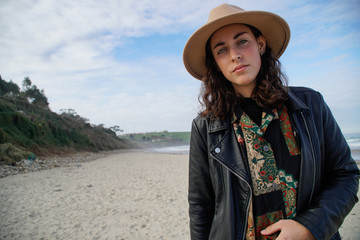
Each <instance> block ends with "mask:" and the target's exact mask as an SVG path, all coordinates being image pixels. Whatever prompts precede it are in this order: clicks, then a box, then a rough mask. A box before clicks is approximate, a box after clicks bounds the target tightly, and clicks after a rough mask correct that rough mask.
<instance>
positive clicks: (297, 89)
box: [289, 86, 319, 95]
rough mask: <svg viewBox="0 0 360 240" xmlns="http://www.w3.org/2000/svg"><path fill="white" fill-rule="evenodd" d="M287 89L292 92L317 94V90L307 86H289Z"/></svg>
mask: <svg viewBox="0 0 360 240" xmlns="http://www.w3.org/2000/svg"><path fill="white" fill-rule="evenodd" d="M289 91H290V92H292V93H294V94H316V95H318V94H319V92H318V91H316V90H314V89H312V88H309V87H298V86H291V87H289Z"/></svg>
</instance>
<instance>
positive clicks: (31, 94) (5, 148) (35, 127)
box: [0, 76, 133, 165]
mask: <svg viewBox="0 0 360 240" xmlns="http://www.w3.org/2000/svg"><path fill="white" fill-rule="evenodd" d="M48 105H49V103H48V101H47V98H46V96H45V94H44V91H43V90H41V91H40V90H39V89H38V88H37V87H36V86H35V85H32V83H31V80H30V78H28V77H27V78H25V79H24V81H23V90H22V91H20V88H19V87H18V86H17V85H16V84H15V83H13V82H11V81H10V82H6V81H4V80H3V79H2V78H1V76H0V163H6V164H11V165H14V164H15V163H16V162H17V161H19V160H21V159H23V158H35V155H34V154H36V155H40V156H41V155H50V154H61V153H67V152H74V151H79V150H83V151H100V150H113V149H121V148H131V147H132V146H133V145H132V144H131V143H130V142H129V141H128V140H126V139H121V138H119V137H117V135H116V132H121V131H122V130H121V129H120V128H119V126H114V127H111V128H105V127H104V126H103V125H99V126H95V125H91V124H90V123H88V120H87V119H85V118H82V117H80V116H79V115H77V113H76V112H75V111H74V110H72V109H62V114H60V115H59V114H57V113H54V112H52V111H51V110H50V109H49V106H48Z"/></svg>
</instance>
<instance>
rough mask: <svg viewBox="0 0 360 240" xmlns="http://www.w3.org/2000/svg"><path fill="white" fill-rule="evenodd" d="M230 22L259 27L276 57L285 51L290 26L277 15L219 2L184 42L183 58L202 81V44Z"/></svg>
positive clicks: (203, 70)
mask: <svg viewBox="0 0 360 240" xmlns="http://www.w3.org/2000/svg"><path fill="white" fill-rule="evenodd" d="M233 23H242V24H248V25H251V26H253V27H255V28H257V29H259V30H260V31H261V33H262V35H263V36H264V37H265V39H266V43H267V45H268V46H269V47H270V48H271V49H272V51H273V53H274V55H275V57H276V58H279V57H280V56H281V54H282V53H283V52H284V51H285V49H286V47H287V45H288V43H289V40H290V28H289V25H288V24H287V23H286V22H285V20H284V19H283V18H281V17H280V16H278V15H276V14H274V13H270V12H264V11H245V10H244V9H242V8H239V7H236V6H233V5H229V4H222V5H220V6H218V7H216V8H214V9H213V10H211V12H210V14H209V19H208V21H207V23H206V24H205V25H204V26H202V27H200V28H199V29H198V30H197V31H195V32H194V34H193V35H192V36H191V37H190V38H189V40H188V42H187V43H186V45H185V48H184V53H183V61H184V65H185V68H186V69H187V70H188V72H189V73H190V74H191V75H192V76H193V77H195V78H197V79H199V80H201V79H202V77H203V76H204V75H206V73H207V69H206V66H205V56H206V54H205V45H206V42H207V41H208V39H209V38H210V37H211V35H212V34H213V33H214V32H215V31H216V30H218V29H219V28H221V27H224V26H226V25H229V24H233Z"/></svg>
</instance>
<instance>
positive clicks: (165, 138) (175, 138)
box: [122, 131, 190, 147]
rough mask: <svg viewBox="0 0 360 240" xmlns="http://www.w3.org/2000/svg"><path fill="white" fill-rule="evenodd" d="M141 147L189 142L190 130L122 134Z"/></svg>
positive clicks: (186, 143) (185, 143)
mask: <svg viewBox="0 0 360 240" xmlns="http://www.w3.org/2000/svg"><path fill="white" fill-rule="evenodd" d="M122 137H123V138H125V139H128V140H129V141H131V142H133V143H135V144H137V145H138V146H143V147H159V146H174V145H188V144H190V132H168V131H162V132H148V133H132V134H125V135H123V136H122Z"/></svg>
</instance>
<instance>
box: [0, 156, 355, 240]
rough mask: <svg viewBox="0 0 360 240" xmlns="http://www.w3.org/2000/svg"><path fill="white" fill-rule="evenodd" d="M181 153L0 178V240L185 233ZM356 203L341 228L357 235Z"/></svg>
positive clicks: (107, 159) (349, 237)
mask: <svg viewBox="0 0 360 240" xmlns="http://www.w3.org/2000/svg"><path fill="white" fill-rule="evenodd" d="M187 168H188V155H186V154H162V153H146V152H141V151H122V152H119V153H117V154H113V155H108V156H104V157H102V158H99V159H97V160H94V161H89V162H81V163H76V164H73V165H70V166H66V167H58V168H53V169H50V170H43V171H37V172H32V173H26V174H17V175H13V176H8V177H5V178H1V179H0V221H1V222H0V239H119V240H122V239H124V240H125V239H126V240H132V239H141V240H144V239H145V240H152V239H154V240H155V239H156V240H158V239H175V240H176V239H179V240H180V239H181V240H186V239H190V238H189V228H188V224H189V218H188V205H187V182H188V172H187V171H188V169H187ZM359 216H360V206H359V204H357V205H356V206H355V208H354V209H353V211H352V212H351V213H350V215H349V216H348V217H347V219H346V220H345V222H344V224H343V226H342V227H341V228H340V231H341V233H342V236H343V239H346V240H355V239H360V218H359Z"/></svg>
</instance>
